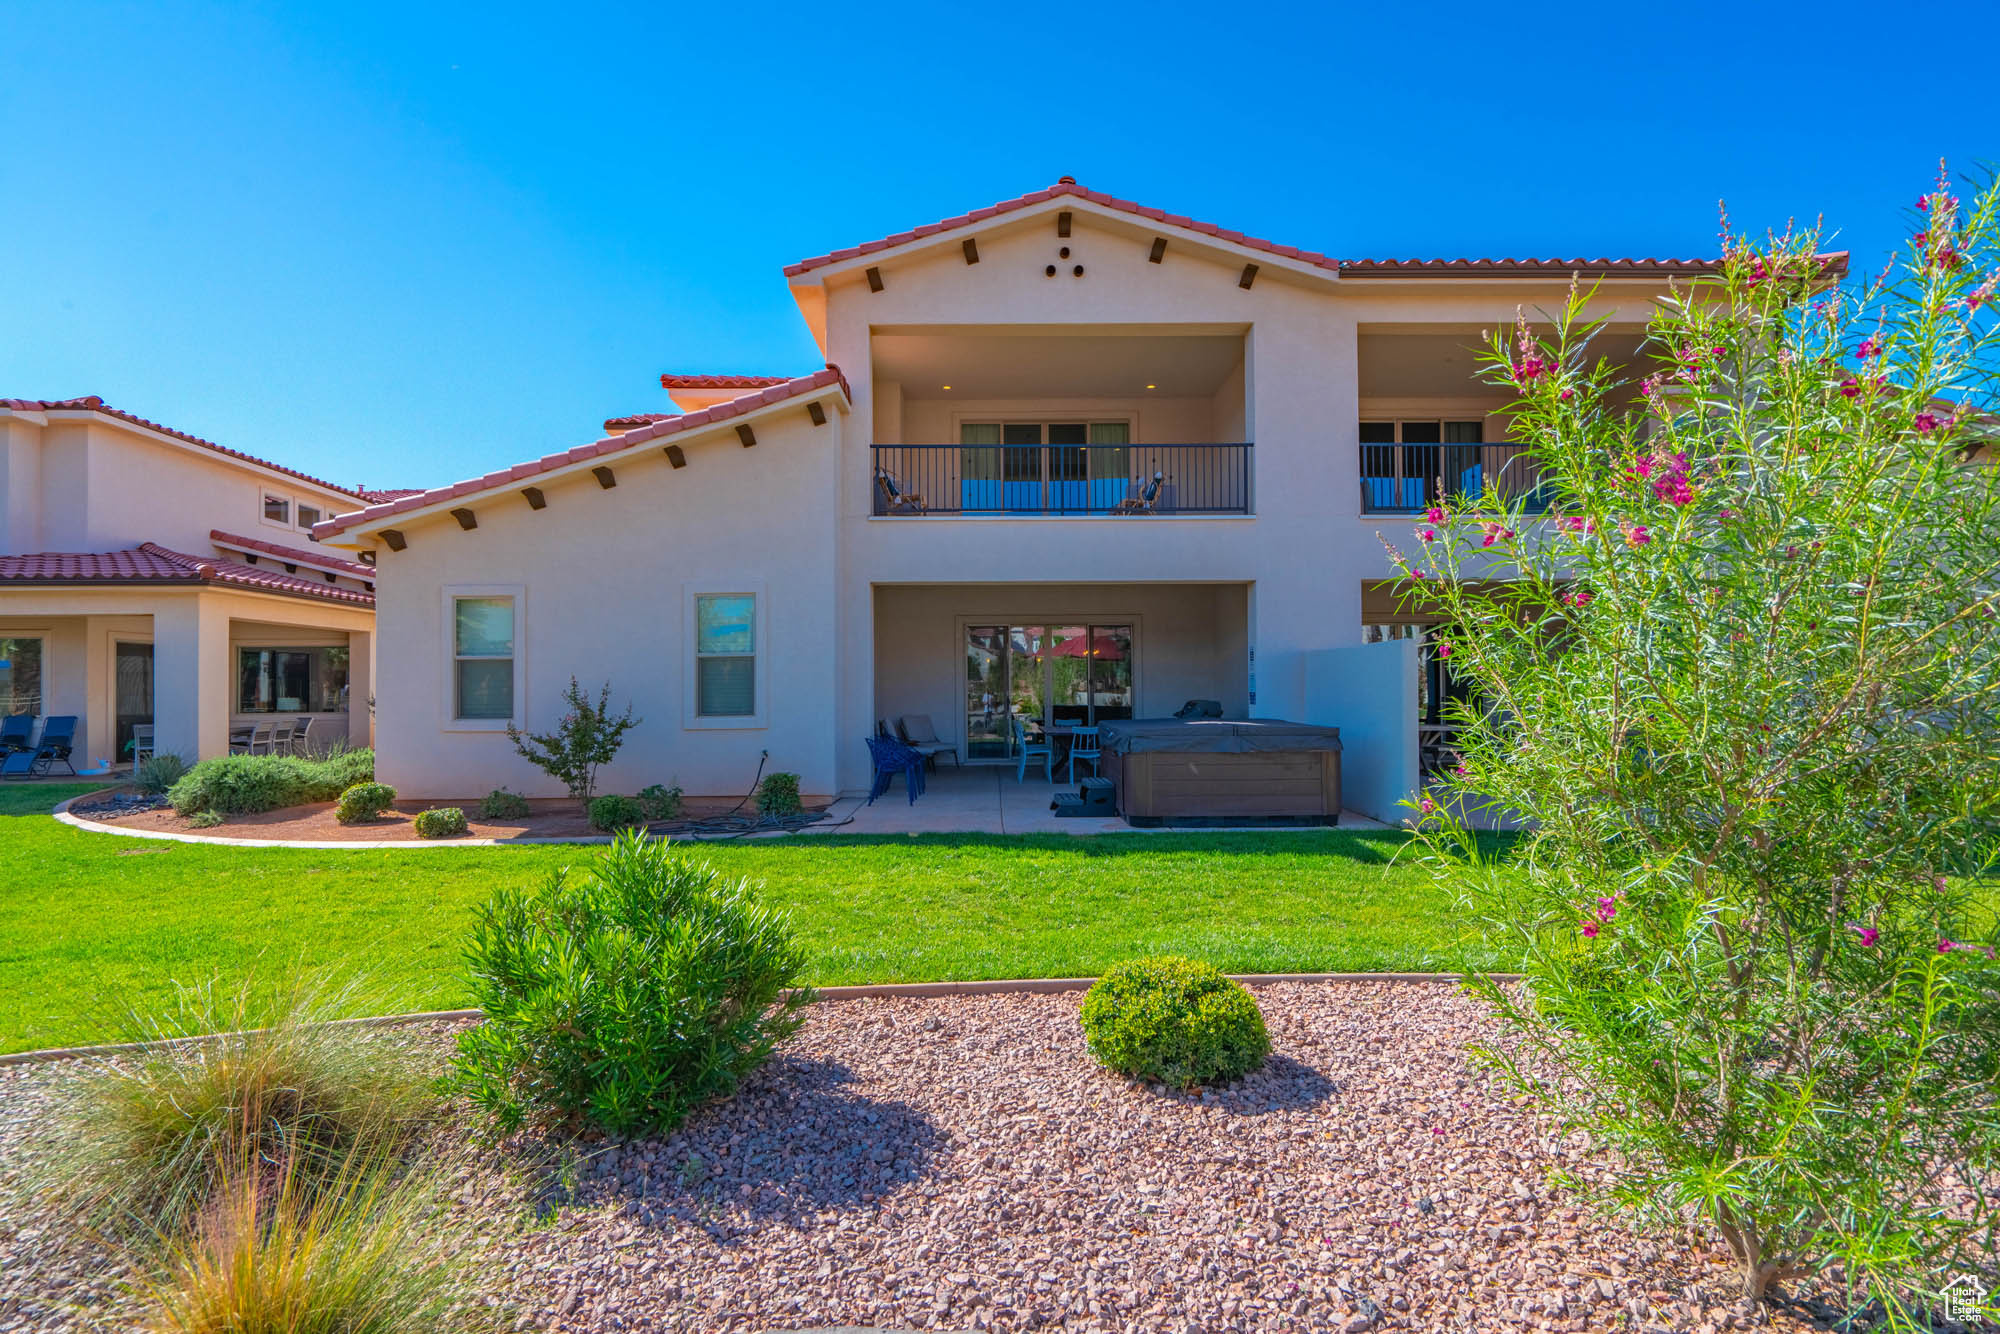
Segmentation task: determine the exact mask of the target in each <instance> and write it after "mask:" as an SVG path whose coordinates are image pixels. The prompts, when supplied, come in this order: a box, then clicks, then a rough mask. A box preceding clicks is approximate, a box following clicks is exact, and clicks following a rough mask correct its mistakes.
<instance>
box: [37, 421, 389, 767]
mask: <svg viewBox="0 0 2000 1334" xmlns="http://www.w3.org/2000/svg"><path fill="white" fill-rule="evenodd" d="M393 494H396V493H390V492H380V491H363V490H358V489H355V488H349V487H342V486H336V485H334V484H333V483H331V482H326V481H322V480H320V479H319V478H316V477H310V476H308V475H306V474H305V473H302V472H299V471H297V470H295V469H292V468H287V467H284V466H283V465H281V464H277V463H271V462H268V461H266V460H263V459H258V458H253V457H251V456H249V455H247V454H243V453H240V452H238V451H236V450H233V449H228V448H225V447H223V446H221V445H218V444H215V443H213V442H212V441H208V440H204V439H201V438H200V437H198V436H194V435H190V434H188V433H186V432H184V431H178V430H175V429H173V428H172V427H168V426H163V425H161V424H160V423H158V422H154V421H148V420H146V419H144V418H142V417H139V416H136V415H134V414H132V413H130V412H125V411H121V410H119V409H117V408H113V407H110V406H108V405H106V404H105V403H104V401H103V400H102V399H99V398H95V397H90V398H69V399H20V398H9V399H0V715H16V714H27V715H33V716H37V717H44V718H45V717H50V716H62V715H73V716H75V717H76V718H77V719H78V726H77V741H76V745H75V748H74V754H73V762H74V763H75V765H76V767H77V768H78V769H86V770H88V769H102V768H105V767H107V766H115V765H118V764H121V763H125V762H127V761H129V759H130V758H131V753H132V752H131V749H130V742H131V741H132V738H133V729H134V728H135V727H143V726H147V725H150V726H152V727H153V728H154V744H155V747H156V749H157V750H158V751H160V752H173V753H176V754H179V755H181V756H182V757H184V758H186V759H189V760H193V759H196V758H205V757H207V756H211V755H220V754H223V753H226V752H227V751H228V749H229V747H230V737H231V733H232V730H237V731H239V732H242V731H244V730H246V729H247V730H248V732H249V734H250V735H257V732H256V729H257V728H259V727H269V728H271V729H272V731H273V733H274V734H275V732H276V730H277V729H278V728H279V727H284V726H289V727H292V728H294V729H296V728H297V727H299V725H300V722H301V720H312V719H316V720H317V721H316V722H314V723H313V724H312V736H313V738H314V741H315V743H317V742H319V741H320V740H321V739H326V740H341V739H344V740H348V741H350V742H352V743H353V744H356V745H365V744H367V741H368V711H367V700H368V696H369V692H370V691H371V689H372V688H373V687H372V684H371V683H372V680H373V675H372V673H373V662H374V656H375V640H374V628H375V592H374V584H375V571H374V569H373V567H372V566H371V565H369V564H368V563H367V562H366V559H365V558H364V559H355V558H354V557H352V556H350V555H348V554H347V553H343V552H338V551H332V550H329V549H327V548H325V547H323V546H321V545H320V544H319V543H318V542H316V541H315V540H314V539H313V537H312V528H313V526H314V525H315V524H317V523H319V522H321V521H322V520H324V519H326V518H327V517H329V516H331V515H336V514H340V513H343V512H347V511H354V510H359V509H362V508H364V507H365V506H367V505H368V504H369V503H371V502H373V501H379V500H383V499H386V498H389V497H390V496H392V495H393Z"/></svg>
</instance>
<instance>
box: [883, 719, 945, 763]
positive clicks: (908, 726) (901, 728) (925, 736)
mask: <svg viewBox="0 0 2000 1334" xmlns="http://www.w3.org/2000/svg"><path fill="white" fill-rule="evenodd" d="M896 735H897V736H898V737H899V738H900V739H901V740H902V742H903V744H904V745H906V746H908V747H909V748H910V749H911V750H914V751H915V752H917V754H919V755H921V756H923V757H924V763H925V764H928V765H929V766H930V767H931V768H933V769H935V768H937V761H938V757H939V756H940V755H949V756H951V762H952V763H953V764H957V763H958V747H957V746H954V745H953V744H952V743H951V742H949V741H946V740H944V739H942V738H941V737H939V736H938V734H937V728H936V727H934V726H933V725H932V724H931V716H930V715H929V714H928V713H906V714H904V715H903V716H902V717H900V718H898V719H897V720H896Z"/></svg>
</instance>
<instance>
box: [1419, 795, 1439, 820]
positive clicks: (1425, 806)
mask: <svg viewBox="0 0 2000 1334" xmlns="http://www.w3.org/2000/svg"><path fill="white" fill-rule="evenodd" d="M1437 808H1438V804H1437V803H1436V802H1435V801H1432V800H1431V799H1430V797H1428V796H1425V797H1424V798H1423V799H1422V800H1421V801H1419V802H1418V803H1417V809H1418V810H1421V811H1422V812H1423V813H1424V814H1425V815H1429V814H1431V813H1432V812H1433V811H1435V810H1437Z"/></svg>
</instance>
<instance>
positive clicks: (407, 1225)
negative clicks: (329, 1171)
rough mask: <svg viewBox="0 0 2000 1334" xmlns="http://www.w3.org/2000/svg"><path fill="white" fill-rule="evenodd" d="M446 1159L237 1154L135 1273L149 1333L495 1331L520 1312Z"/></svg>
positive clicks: (134, 1291)
mask: <svg viewBox="0 0 2000 1334" xmlns="http://www.w3.org/2000/svg"><path fill="white" fill-rule="evenodd" d="M451 1204H452V1200H451V1189H450V1183H449V1180H448V1178H447V1175H446V1173H445V1171H444V1170H443V1168H442V1166H441V1165H440V1166H426V1167H424V1168H421V1169H420V1170H418V1171H416V1172H414V1173H412V1172H409V1171H406V1170H404V1169H402V1168H401V1167H399V1165H397V1164H396V1163H394V1162H393V1161H385V1160H384V1159H383V1157H382V1156H381V1155H376V1154H370V1153H367V1152H365V1151H356V1152H353V1153H351V1154H349V1155H348V1156H347V1158H346V1159H345V1160H344V1161H343V1163H342V1164H341V1166H340V1168H339V1170H338V1171H337V1172H336V1173H335V1175H334V1176H333V1178H332V1180H330V1181H328V1180H324V1179H322V1178H321V1177H320V1176H318V1175H316V1174H313V1173H309V1172H305V1171H302V1170H301V1167H300V1163H299V1160H298V1159H297V1158H296V1157H283V1158H279V1159H277V1160H275V1161H264V1160H259V1159H256V1158H250V1159H247V1160H243V1161H237V1162H232V1163H231V1164H230V1165H229V1168H228V1170H227V1171H226V1172H224V1173H222V1174H221V1179H220V1180H219V1182H218V1184H217V1186H216V1189H215V1191H214V1198H213V1200H212V1201H211V1203H210V1205H209V1206H208V1207H207V1208H205V1209H204V1210H203V1211H202V1213H201V1214H200V1216H199V1217H198V1218H196V1219H194V1220H192V1225H191V1226H190V1227H189V1228H188V1229H187V1230H185V1231H183V1232H179V1233H170V1234H163V1235H161V1236H160V1237H159V1238H158V1239H157V1241H156V1244H155V1246H154V1248H153V1249H152V1253H151V1254H149V1255H145V1256H144V1257H143V1259H142V1262H141V1265H140V1268H139V1275H138V1277H137V1278H135V1279H134V1280H132V1281H131V1282H130V1283H129V1284H128V1293H127V1295H128V1297H129V1298H130V1301H131V1307H132V1312H131V1313H132V1314H133V1315H134V1316H135V1317H136V1320H137V1326H138V1327H139V1328H141V1329H143V1330H145V1331H147V1334H407V1332H408V1331H410V1330H426V1331H434V1332H435V1334H487V1332H488V1331H493V1332H495V1334H497V1331H499V1330H503V1329H509V1328H512V1326H513V1316H512V1314H511V1313H509V1312H507V1311H506V1310H505V1309H504V1307H502V1306H501V1305H500V1304H499V1302H498V1301H497V1300H495V1297H496V1294H495V1293H494V1292H493V1290H492V1280H491V1278H490V1277H488V1275H490V1274H491V1273H492V1272H493V1271H494V1268H495V1266H494V1265H493V1260H494V1257H493V1255H492V1254H491V1247H490V1243H488V1242H486V1241H485V1240H483V1239H482V1238H481V1237H480V1236H479V1235H478V1232H477V1230H476V1225H475V1224H474V1223H473V1222H472V1221H471V1220H470V1219H469V1218H468V1217H467V1216H466V1215H464V1214H462V1213H459V1212H455V1211H454V1210H453V1209H452V1207H451Z"/></svg>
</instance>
